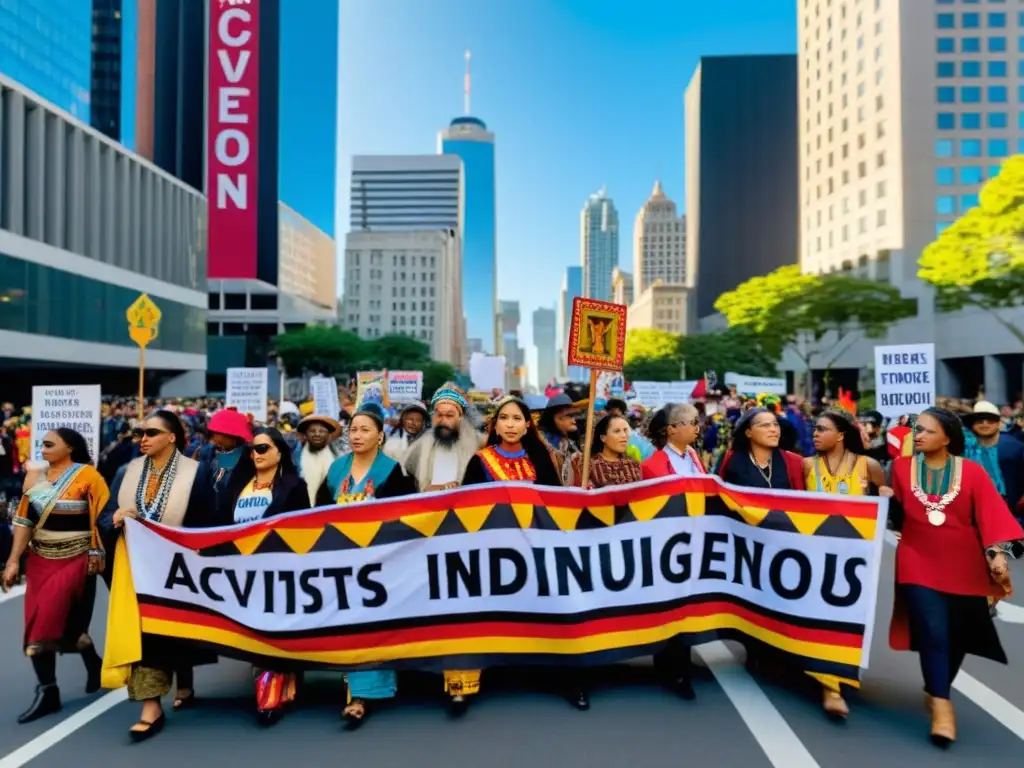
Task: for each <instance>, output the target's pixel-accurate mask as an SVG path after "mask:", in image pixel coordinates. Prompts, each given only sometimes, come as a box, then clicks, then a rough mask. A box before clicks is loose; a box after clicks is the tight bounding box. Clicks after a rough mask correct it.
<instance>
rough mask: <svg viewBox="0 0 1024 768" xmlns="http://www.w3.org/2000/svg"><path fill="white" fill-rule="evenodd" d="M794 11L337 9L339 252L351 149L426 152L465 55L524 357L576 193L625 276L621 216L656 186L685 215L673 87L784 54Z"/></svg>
mask: <svg viewBox="0 0 1024 768" xmlns="http://www.w3.org/2000/svg"><path fill="white" fill-rule="evenodd" d="M314 1H315V2H329V0H314ZM796 5H797V3H796V1H795V0H733V2H730V3H721V4H718V3H705V2H701V1H700V0H650V1H649V2H646V3H635V2H629V1H628V0H589V1H588V0H430V1H429V2H427V1H426V0H372V2H364V1H363V0H340V27H339V29H340V37H339V46H340V53H339V67H340V69H339V92H340V99H341V106H340V124H339V143H340V151H339V185H338V188H339V195H338V205H337V218H336V231H337V235H336V236H337V238H338V240H339V243H340V242H342V241H343V238H344V234H345V232H347V231H348V207H349V201H348V184H349V174H350V167H351V158H352V155H355V154H407V153H408V154H412V153H432V152H435V151H436V142H437V131H438V130H439V129H441V128H442V127H444V126H445V125H447V123H448V122H449V121H450V120H451V118H452V117H454V116H456V115H459V114H461V113H462V75H463V67H464V58H463V56H464V52H465V50H466V48H469V49H471V50H472V52H473V103H472V110H473V113H474V114H475V116H477V117H479V118H481V119H483V120H484V121H485V122H486V123H487V125H488V127H489V128H490V129H491V130H492V131H494V132H495V135H496V154H497V159H496V165H497V206H498V245H497V248H498V293H499V298H501V299H513V300H519V302H520V309H521V313H522V317H523V322H522V324H521V325H520V329H519V330H520V334H519V335H520V340H521V341H520V343H521V345H522V346H524V347H525V348H526V349H527V350H528V356H527V360H528V362H532V359H533V358H532V354H533V349H532V343H533V337H532V327H531V314H532V312H533V310H534V309H535V308H537V307H538V306H548V307H552V306H554V305H555V302H556V300H557V297H558V292H559V289H560V287H561V281H562V275H563V274H564V273H565V267H566V266H567V265H570V264H578V263H579V258H580V255H579V247H580V245H579V213H580V209H581V208H582V206H583V202H584V201H585V200H586V198H587V195H589V194H591V193H592V192H595V191H597V190H598V189H599V188H600V187H601V186H602V185H605V186H606V187H607V189H608V194H609V196H611V197H612V198H613V199H614V201H615V204H616V207H617V208H618V210H619V220H620V255H619V258H620V263H621V264H622V265H623V266H624V267H625V268H627V269H630V270H631V264H632V232H633V219H634V217H635V215H636V212H637V210H638V209H639V208H640V206H641V205H642V204H643V202H644V201H645V200H646V199H647V197H648V195H649V194H650V192H651V188H652V187H653V185H654V180H655V179H656V178H660V179H661V180H662V184H663V185H664V188H665V191H666V193H667V194H668V195H669V196H670V197H672V198H673V199H674V200H675V201H676V202H677V204H678V205H679V207H680V210H682V209H683V208H684V194H685V190H684V178H685V170H684V143H683V139H684V122H683V92H684V91H685V89H686V86H687V83H688V82H689V80H690V77H691V76H692V74H693V71H694V69H695V67H696V65H697V62H698V59H699V58H700V56H702V55H723V54H745V53H787V52H795V50H796ZM315 77H316V75H315V74H314V75H312V77H311V79H312V78H315ZM323 119H325V120H326V119H329V116H328V115H327V114H326V110H325V114H324V116H323ZM310 192H311V193H315V191H314V190H310ZM300 210H301V209H300ZM325 228H326V227H325ZM339 250H340V249H339ZM472 279H473V277H472V275H464V276H463V280H464V281H470V282H471V281H472Z"/></svg>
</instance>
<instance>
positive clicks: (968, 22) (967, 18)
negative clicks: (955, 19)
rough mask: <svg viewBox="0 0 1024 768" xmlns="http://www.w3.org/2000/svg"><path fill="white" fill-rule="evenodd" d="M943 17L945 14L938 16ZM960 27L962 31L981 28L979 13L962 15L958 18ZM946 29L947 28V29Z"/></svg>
mask: <svg viewBox="0 0 1024 768" xmlns="http://www.w3.org/2000/svg"><path fill="white" fill-rule="evenodd" d="M939 15H940V16H945V15H946V14H939ZM960 26H961V27H963V28H964V29H978V27H980V26H981V14H980V13H964V14H961V16H960ZM947 29H948V27H947Z"/></svg>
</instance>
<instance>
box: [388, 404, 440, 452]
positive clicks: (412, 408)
mask: <svg viewBox="0 0 1024 768" xmlns="http://www.w3.org/2000/svg"><path fill="white" fill-rule="evenodd" d="M429 416H430V414H429V413H427V409H426V408H424V407H423V404H422V403H410V404H409V405H406V406H405V407H403V408H402V410H401V411H400V412H399V414H398V426H397V427H395V428H394V429H393V430H392V431H391V434H389V435H388V437H387V440H385V441H384V453H385V454H387V455H388V456H390V457H391V458H392V459H394V460H395V461H397V462H398V463H399V464H401V463H403V462H404V461H405V456H406V454H407V453H408V452H409V448H410V447H411V446H412V444H413V441H414V440H418V439H419V438H420V437H422V436H423V434H424V433H425V432H426V424H427V418H428V417H429Z"/></svg>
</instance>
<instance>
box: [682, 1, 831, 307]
mask: <svg viewBox="0 0 1024 768" xmlns="http://www.w3.org/2000/svg"><path fill="white" fill-rule="evenodd" d="M837 5H840V4H838V3H837ZM796 102H797V57H796V56H794V55H781V56H705V57H703V58H701V60H700V63H699V64H698V65H697V69H696V71H695V72H694V74H693V77H692V78H691V79H690V84H689V86H688V87H687V89H686V96H685V103H686V230H687V231H686V281H687V284H688V285H690V286H694V285H695V286H696V293H697V297H696V317H698V318H702V317H706V316H708V315H712V314H714V312H715V302H716V301H717V300H718V297H719V296H720V295H721V294H723V293H725V292H726V291H730V290H732V289H733V288H735V287H736V286H738V285H740V284H741V283H743V282H745V281H746V280H749V279H750V278H751V277H754V276H756V275H763V274H766V273H768V272H771V271H772V270H774V269H776V268H778V267H781V266H783V265H784V264H795V263H796V262H797V255H798V247H799V246H798V226H799V191H798V183H799V168H800V167H799V165H798V154H797V103H796Z"/></svg>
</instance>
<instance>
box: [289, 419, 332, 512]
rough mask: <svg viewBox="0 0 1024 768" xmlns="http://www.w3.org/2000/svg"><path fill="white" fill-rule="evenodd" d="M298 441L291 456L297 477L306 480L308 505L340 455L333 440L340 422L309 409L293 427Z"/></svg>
mask: <svg viewBox="0 0 1024 768" xmlns="http://www.w3.org/2000/svg"><path fill="white" fill-rule="evenodd" d="M295 431H296V432H298V433H299V439H300V440H302V444H300V445H299V447H298V448H297V449H296V451H295V454H294V456H293V460H294V462H295V466H296V467H297V468H298V470H299V477H301V478H302V479H303V480H305V481H306V488H307V490H308V491H309V505H310V506H311V507H315V506H317V503H316V494H317V491H318V490H319V489H320V486H322V485H323V484H324V481H325V480H326V479H327V473H328V472H329V471H330V469H331V465H332V464H333V463H334V460H335V459H337V458H338V456H340V455H341V452H340V451H338V450H336V449H335V447H334V445H333V444H334V442H335V441H336V440H338V438H340V437H341V433H342V429H341V424H339V423H338V421H337V420H336V419H332V418H331V417H330V416H323V415H321V414H317V413H311V414H309V415H308V416H306V417H305V418H303V419H302V421H300V422H299V425H298V426H297V427H296V428H295Z"/></svg>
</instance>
